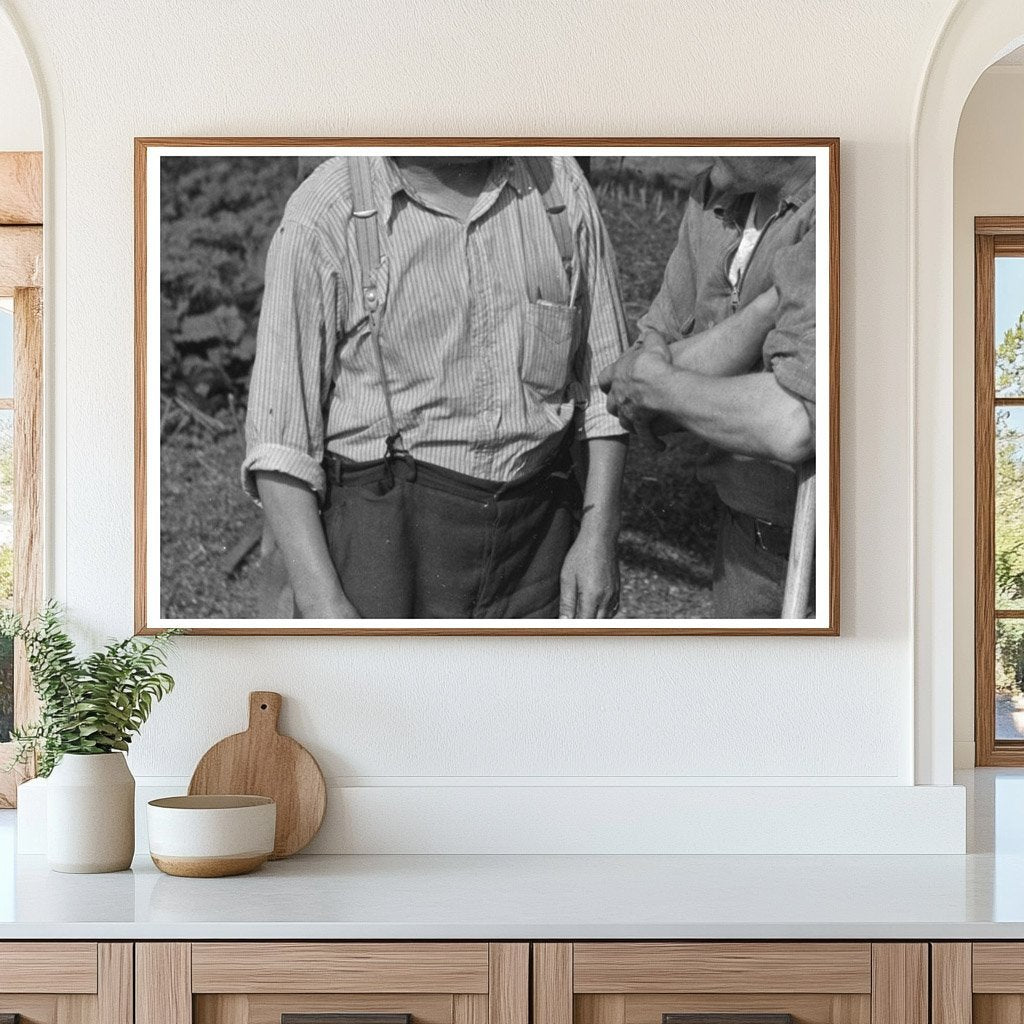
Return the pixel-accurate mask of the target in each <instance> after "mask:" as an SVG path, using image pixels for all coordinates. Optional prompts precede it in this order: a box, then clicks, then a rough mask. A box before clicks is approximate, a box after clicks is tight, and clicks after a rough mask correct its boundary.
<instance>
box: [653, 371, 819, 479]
mask: <svg viewBox="0 0 1024 1024" xmlns="http://www.w3.org/2000/svg"><path fill="white" fill-rule="evenodd" d="M645 386H646V388H647V389H648V391H649V395H648V396H647V398H646V400H645V401H644V402H643V405H644V406H646V407H647V408H649V409H654V410H657V412H658V413H659V414H661V415H664V416H667V417H668V418H670V419H672V420H673V421H675V422H676V423H678V424H679V425H680V426H681V427H685V428H686V429H688V430H691V431H692V432H693V433H695V434H697V435H698V436H700V437H702V438H704V440H706V441H709V442H710V443H711V444H713V445H715V446H716V447H718V448H724V449H725V450H726V451H730V452H735V453H737V454H740V455H752V456H755V457H759V458H769V459H776V460H778V461H780V462H788V463H792V464H796V463H799V462H803V461H804V460H805V459H807V458H809V457H810V456H811V455H813V454H814V434H813V431H812V430H811V421H810V417H809V416H808V415H807V410H806V409H805V408H804V405H803V403H802V402H801V401H800V400H799V399H798V398H796V397H795V396H793V395H792V394H790V393H789V392H788V391H786V390H785V389H783V388H782V387H781V386H780V385H779V383H778V381H776V379H775V376H774V375H773V374H771V373H749V374H745V375H743V376H741V377H705V376H702V375H701V374H696V373H691V372H689V371H687V370H679V369H675V368H670V369H667V370H666V372H664V373H661V374H659V375H657V376H654V377H652V378H651V379H650V380H648V381H647V382H646V385H645Z"/></svg>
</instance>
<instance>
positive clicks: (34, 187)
mask: <svg viewBox="0 0 1024 1024" xmlns="http://www.w3.org/2000/svg"><path fill="white" fill-rule="evenodd" d="M42 171H43V162H42V154H40V153H0V607H7V608H11V607H13V608H14V609H15V610H16V611H18V612H19V613H20V614H21V615H23V616H31V615H33V614H35V612H36V611H37V610H38V609H39V606H40V604H41V601H42V530H41V514H42V513H41V510H42V471H41V448H42V429H41V417H42V368H43V359H42V351H43V343H42V338H43V332H42V323H43V314H42V290H41V286H42V264H43V229H42V226H41V225H42V219H43V215H42V180H43V174H42ZM27 668H28V667H27V665H26V664H25V658H24V652H23V651H22V650H21V649H20V647H18V646H16V645H11V644H10V643H7V642H5V641H3V640H0V767H6V765H7V764H8V763H9V762H10V760H11V758H12V757H13V755H14V748H13V746H12V745H11V744H10V743H9V742H7V741H9V739H10V731H11V728H12V725H20V724H23V723H25V722H28V721H31V720H33V719H34V718H35V716H36V702H35V699H34V695H33V693H32V687H31V681H30V679H29V674H28V670H27ZM26 774H30V772H16V773H10V772H3V771H0V807H7V806H12V805H13V804H14V802H15V797H16V788H15V787H16V784H17V782H18V781H19V780H20V778H22V777H24V776H25V775H26Z"/></svg>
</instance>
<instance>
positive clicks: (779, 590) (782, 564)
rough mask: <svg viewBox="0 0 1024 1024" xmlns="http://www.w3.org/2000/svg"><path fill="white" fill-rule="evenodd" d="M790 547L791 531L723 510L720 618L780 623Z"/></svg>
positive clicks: (716, 590) (717, 581) (718, 560)
mask: <svg viewBox="0 0 1024 1024" xmlns="http://www.w3.org/2000/svg"><path fill="white" fill-rule="evenodd" d="M789 541H790V530H789V528H788V527H780V526H773V525H769V524H761V523H759V522H758V521H757V520H755V519H753V518H752V517H750V516H746V515H742V514H740V513H737V512H734V511H733V510H732V509H730V508H728V507H727V506H726V507H725V508H724V509H723V511H722V516H721V520H720V522H719V527H718V547H717V549H716V551H715V573H714V582H713V584H712V592H711V593H712V600H713V604H714V611H715V617H716V618H720V619H777V618H780V617H781V615H782V597H783V593H784V592H785V587H786V568H787V567H788V565H789ZM813 592H814V589H813V587H812V588H811V593H812V594H813ZM808 614H813V609H809V611H808Z"/></svg>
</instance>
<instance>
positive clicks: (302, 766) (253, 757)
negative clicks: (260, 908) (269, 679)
mask: <svg viewBox="0 0 1024 1024" xmlns="http://www.w3.org/2000/svg"><path fill="white" fill-rule="evenodd" d="M280 714H281V694H279V693H270V692H268V691H257V692H254V693H250V694H249V728H248V729H246V731H245V732H236V733H235V734H234V735H233V736H228V737H227V738H225V739H222V740H221V741H220V742H219V743H216V744H214V746H212V747H211V748H210V749H209V750H208V751H207V752H206V753H205V754H204V755H203V757H202V759H201V760H200V761H199V764H198V765H196V770H195V771H194V772H193V773H192V781H191V782H190V783H189V786H188V792H189V795H190V796H208V795H212V794H218V793H221V794H223V793H244V794H246V795H249V796H269V797H271V799H273V800H274V802H275V803H276V804H277V831H276V833H275V837H274V852H273V854H272V855H271V858H270V859H271V860H280V859H281V858H282V857H290V856H291V855H292V854H293V853H298V852H299V850H301V849H303V848H304V847H305V846H307V845H308V844H309V842H310V840H312V838H313V836H315V835H316V834H317V831H318V830H319V828H320V825H321V823H322V822H323V820H324V811H325V810H326V808H327V787H326V786H325V785H324V777H323V773H322V772H321V771H320V766H319V765H318V764H317V763H316V761H315V759H314V758H313V755H312V754H311V753H310V752H309V751H308V750H306V748H305V747H304V746H302V744H301V743H297V742H296V741H295V740H293V739H291V738H290V737H289V736H282V735H281V734H280V733H279V732H278V731H277V720H278V717H279V716H280Z"/></svg>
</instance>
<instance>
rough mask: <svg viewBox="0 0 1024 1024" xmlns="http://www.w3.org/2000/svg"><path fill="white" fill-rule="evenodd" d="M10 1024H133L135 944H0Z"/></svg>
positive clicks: (3, 1012)
mask: <svg viewBox="0 0 1024 1024" xmlns="http://www.w3.org/2000/svg"><path fill="white" fill-rule="evenodd" d="M0 1020H3V1021H4V1022H5V1024H132V947H131V944H130V943H120V942H113V943H95V942H0Z"/></svg>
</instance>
